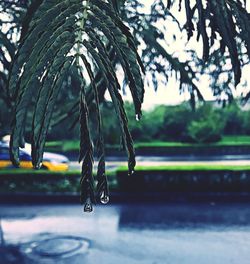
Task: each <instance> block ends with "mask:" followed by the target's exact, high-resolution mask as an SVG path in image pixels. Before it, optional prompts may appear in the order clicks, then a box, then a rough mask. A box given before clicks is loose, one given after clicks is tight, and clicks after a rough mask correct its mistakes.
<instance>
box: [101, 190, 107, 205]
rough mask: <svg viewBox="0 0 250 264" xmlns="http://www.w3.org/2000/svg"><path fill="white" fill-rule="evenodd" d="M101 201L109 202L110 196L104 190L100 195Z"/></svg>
mask: <svg viewBox="0 0 250 264" xmlns="http://www.w3.org/2000/svg"><path fill="white" fill-rule="evenodd" d="M100 202H101V203H102V204H107V203H108V202H109V196H108V195H107V194H106V193H105V192H102V193H101V195H100Z"/></svg>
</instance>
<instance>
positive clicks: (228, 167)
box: [117, 164, 250, 171]
mask: <svg viewBox="0 0 250 264" xmlns="http://www.w3.org/2000/svg"><path fill="white" fill-rule="evenodd" d="M127 170H128V168H127V167H125V166H122V167H119V168H118V169H117V171H127ZM135 170H136V171H225V170H228V171H246V170H247V171H249V170H250V165H237V166H232V165H217V164H216V165H209V164H190V165H168V166H136V168H135Z"/></svg>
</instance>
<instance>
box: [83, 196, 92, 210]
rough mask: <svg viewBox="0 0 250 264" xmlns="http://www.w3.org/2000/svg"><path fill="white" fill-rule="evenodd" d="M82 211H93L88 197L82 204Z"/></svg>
mask: <svg viewBox="0 0 250 264" xmlns="http://www.w3.org/2000/svg"><path fill="white" fill-rule="evenodd" d="M84 212H85V213H91V212H93V206H92V203H91V200H90V198H88V199H87V201H86V203H85V205H84Z"/></svg>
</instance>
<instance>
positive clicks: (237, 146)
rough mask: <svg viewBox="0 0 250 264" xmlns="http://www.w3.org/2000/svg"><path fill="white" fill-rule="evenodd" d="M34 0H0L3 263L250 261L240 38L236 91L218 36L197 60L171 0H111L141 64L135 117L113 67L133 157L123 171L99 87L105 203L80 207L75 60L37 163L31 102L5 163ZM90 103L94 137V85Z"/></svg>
mask: <svg viewBox="0 0 250 264" xmlns="http://www.w3.org/2000/svg"><path fill="white" fill-rule="evenodd" d="M31 2H32V1H5V0H3V1H1V2H0V263H1V264H6V263H18V264H19V263H97V262H100V261H102V262H103V263H108V264H109V263H110V264H112V263H117V262H118V261H119V262H120V263H122V264H123V263H124V264H126V263H132V264H133V263H151V264H153V263H154V264H156V263H164V264H165V263H182V264H183V263H190V264H191V263H211V262H213V263H220V264H221V263H249V257H250V253H249V247H250V207H249V205H250V122H249V120H250V104H249V101H248V99H249V98H250V94H249V87H248V81H249V75H248V73H249V58H248V57H247V56H246V50H245V49H244V47H242V46H240V45H239V58H240V60H241V62H242V80H241V83H240V84H239V85H238V86H237V88H235V86H234V80H233V79H234V77H233V72H232V69H231V62H230V58H229V53H228V51H227V50H226V51H224V53H223V52H222V51H221V49H220V47H219V43H220V40H215V43H214V44H213V46H212V47H213V48H212V50H211V54H210V55H211V56H210V59H209V61H208V62H207V63H206V64H204V63H203V61H202V59H201V57H202V44H201V41H196V40H195V38H192V39H191V40H190V41H189V42H188V39H187V32H186V31H185V22H186V16H185V13H184V6H183V7H182V9H181V11H179V10H178V9H179V5H178V3H177V2H178V1H176V3H177V4H174V5H173V7H172V9H171V12H170V11H169V9H167V8H166V4H165V3H164V1H148V2H150V3H144V2H145V1H127V2H126V3H124V1H120V2H119V1H118V2H119V5H120V13H121V16H122V17H123V19H124V21H125V23H126V24H127V25H129V26H130V28H131V30H132V32H133V33H134V35H135V36H136V39H137V41H138V43H137V45H138V49H139V53H140V55H141V56H142V60H143V63H144V65H145V68H146V75H145V80H144V81H145V90H146V92H145V103H144V106H143V117H142V119H141V120H140V121H139V122H138V121H137V120H136V118H135V115H134V106H133V104H132V103H131V98H130V95H129V91H128V88H127V84H126V80H124V78H123V77H124V76H123V75H122V74H121V76H120V80H119V81H120V83H121V86H122V87H123V98H124V99H125V109H126V112H127V116H128V120H129V127H130V131H131V134H132V137H133V140H134V145H135V151H136V160H137V166H136V171H135V173H134V174H133V175H131V176H128V175H127V174H128V172H127V170H128V169H127V155H126V152H125V151H124V149H123V144H122V141H121V131H120V127H119V122H118V120H117V117H116V115H115V112H114V107H113V104H112V103H111V100H110V98H109V96H108V94H107V92H106V90H105V89H103V90H101V91H100V94H99V97H100V102H101V115H102V124H103V133H104V140H105V151H106V170H107V176H108V182H109V190H110V203H109V204H108V205H105V206H104V205H98V206H96V207H95V211H94V212H93V213H92V214H86V213H83V209H82V206H81V205H80V201H79V192H80V177H81V172H80V169H81V164H79V162H78V154H79V145H80V142H79V125H78V123H77V121H78V119H79V107H78V103H79V87H80V84H79V82H78V81H77V78H75V70H76V69H74V68H72V70H71V71H70V72H69V74H68V75H67V76H65V81H64V82H63V85H62V88H61V93H60V94H59V96H58V98H57V104H56V106H55V108H54V114H53V118H52V121H51V127H50V130H49V133H48V136H47V142H46V147H45V153H44V158H43V164H42V167H41V169H40V170H33V169H32V163H31V145H30V143H31V129H32V115H33V107H34V104H35V100H33V101H32V104H31V105H30V110H29V111H28V114H27V116H28V118H27V129H26V133H25V136H26V144H25V147H24V148H23V149H21V150H20V159H21V163H20V168H16V167H14V166H13V165H12V163H11V162H10V158H9V141H10V133H11V122H12V119H13V117H12V116H13V108H14V101H13V100H12V98H10V97H9V95H8V90H7V88H6V87H7V82H8V73H9V71H10V69H11V62H12V60H13V58H14V55H15V52H16V50H17V46H18V39H19V37H20V32H21V28H22V21H23V18H24V16H25V13H26V11H27V8H28V6H29V5H30V3H31ZM173 2H175V1H173ZM246 9H247V10H249V3H247V6H246ZM194 19H195V17H194ZM119 67H120V66H119V65H118V66H117V71H118V72H119V71H121V69H120V68H119ZM97 78H98V74H97ZM86 85H89V84H88V83H86ZM88 104H89V106H90V109H92V110H91V111H90V126H91V128H92V130H91V131H92V132H91V133H92V134H91V136H92V140H93V142H96V139H97V135H96V131H97V130H96V120H95V116H94V114H93V112H94V110H95V105H94V104H93V94H91V91H89V93H88ZM91 107H92V108H91ZM94 174H96V162H95V169H94Z"/></svg>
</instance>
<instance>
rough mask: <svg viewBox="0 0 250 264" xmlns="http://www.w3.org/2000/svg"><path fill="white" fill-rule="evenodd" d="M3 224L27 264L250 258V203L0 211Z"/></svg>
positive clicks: (244, 263) (207, 262) (204, 263)
mask: <svg viewBox="0 0 250 264" xmlns="http://www.w3.org/2000/svg"><path fill="white" fill-rule="evenodd" d="M0 218H1V226H2V231H3V240H4V242H5V244H9V245H10V244H11V245H13V246H15V245H16V246H17V247H19V249H18V250H19V252H21V253H22V254H23V255H24V260H25V263H38V264H39V263H45V264H47V263H49V264H50V263H51V264H52V263H65V264H67V263H71V264H72V263H74V264H78V263H86V264H94V263H103V264H113V263H114V264H117V263H120V264H127V263H129V264H139V263H143V264H168V263H171V264H174V263H180V264H194V263H199V264H211V263H213V264H217V263H218V264H224V263H226V264H227V263H237V264H238V263H241V264H248V263H249V259H250V204H238V203H234V204H214V203H212V204H208V203H204V204H202V203H199V204H186V203H185V204H182V203H178V204H176V203H174V204H165V205H164V204H158V205H154V204H133V205H132V204H131V205H129V204H121V205H113V206H112V205H109V206H106V207H104V206H98V207H96V208H95V212H94V213H92V214H86V213H85V214H84V213H83V212H82V209H81V207H80V206H78V205H53V206H48V205H39V206H38V205H33V206H32V205H26V206H25V205H23V206H13V205H8V206H7V205H6V206H5V205H0ZM0 252H1V251H0ZM0 263H1V260H0ZM1 264H2V263H1ZM4 264H6V263H4Z"/></svg>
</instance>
